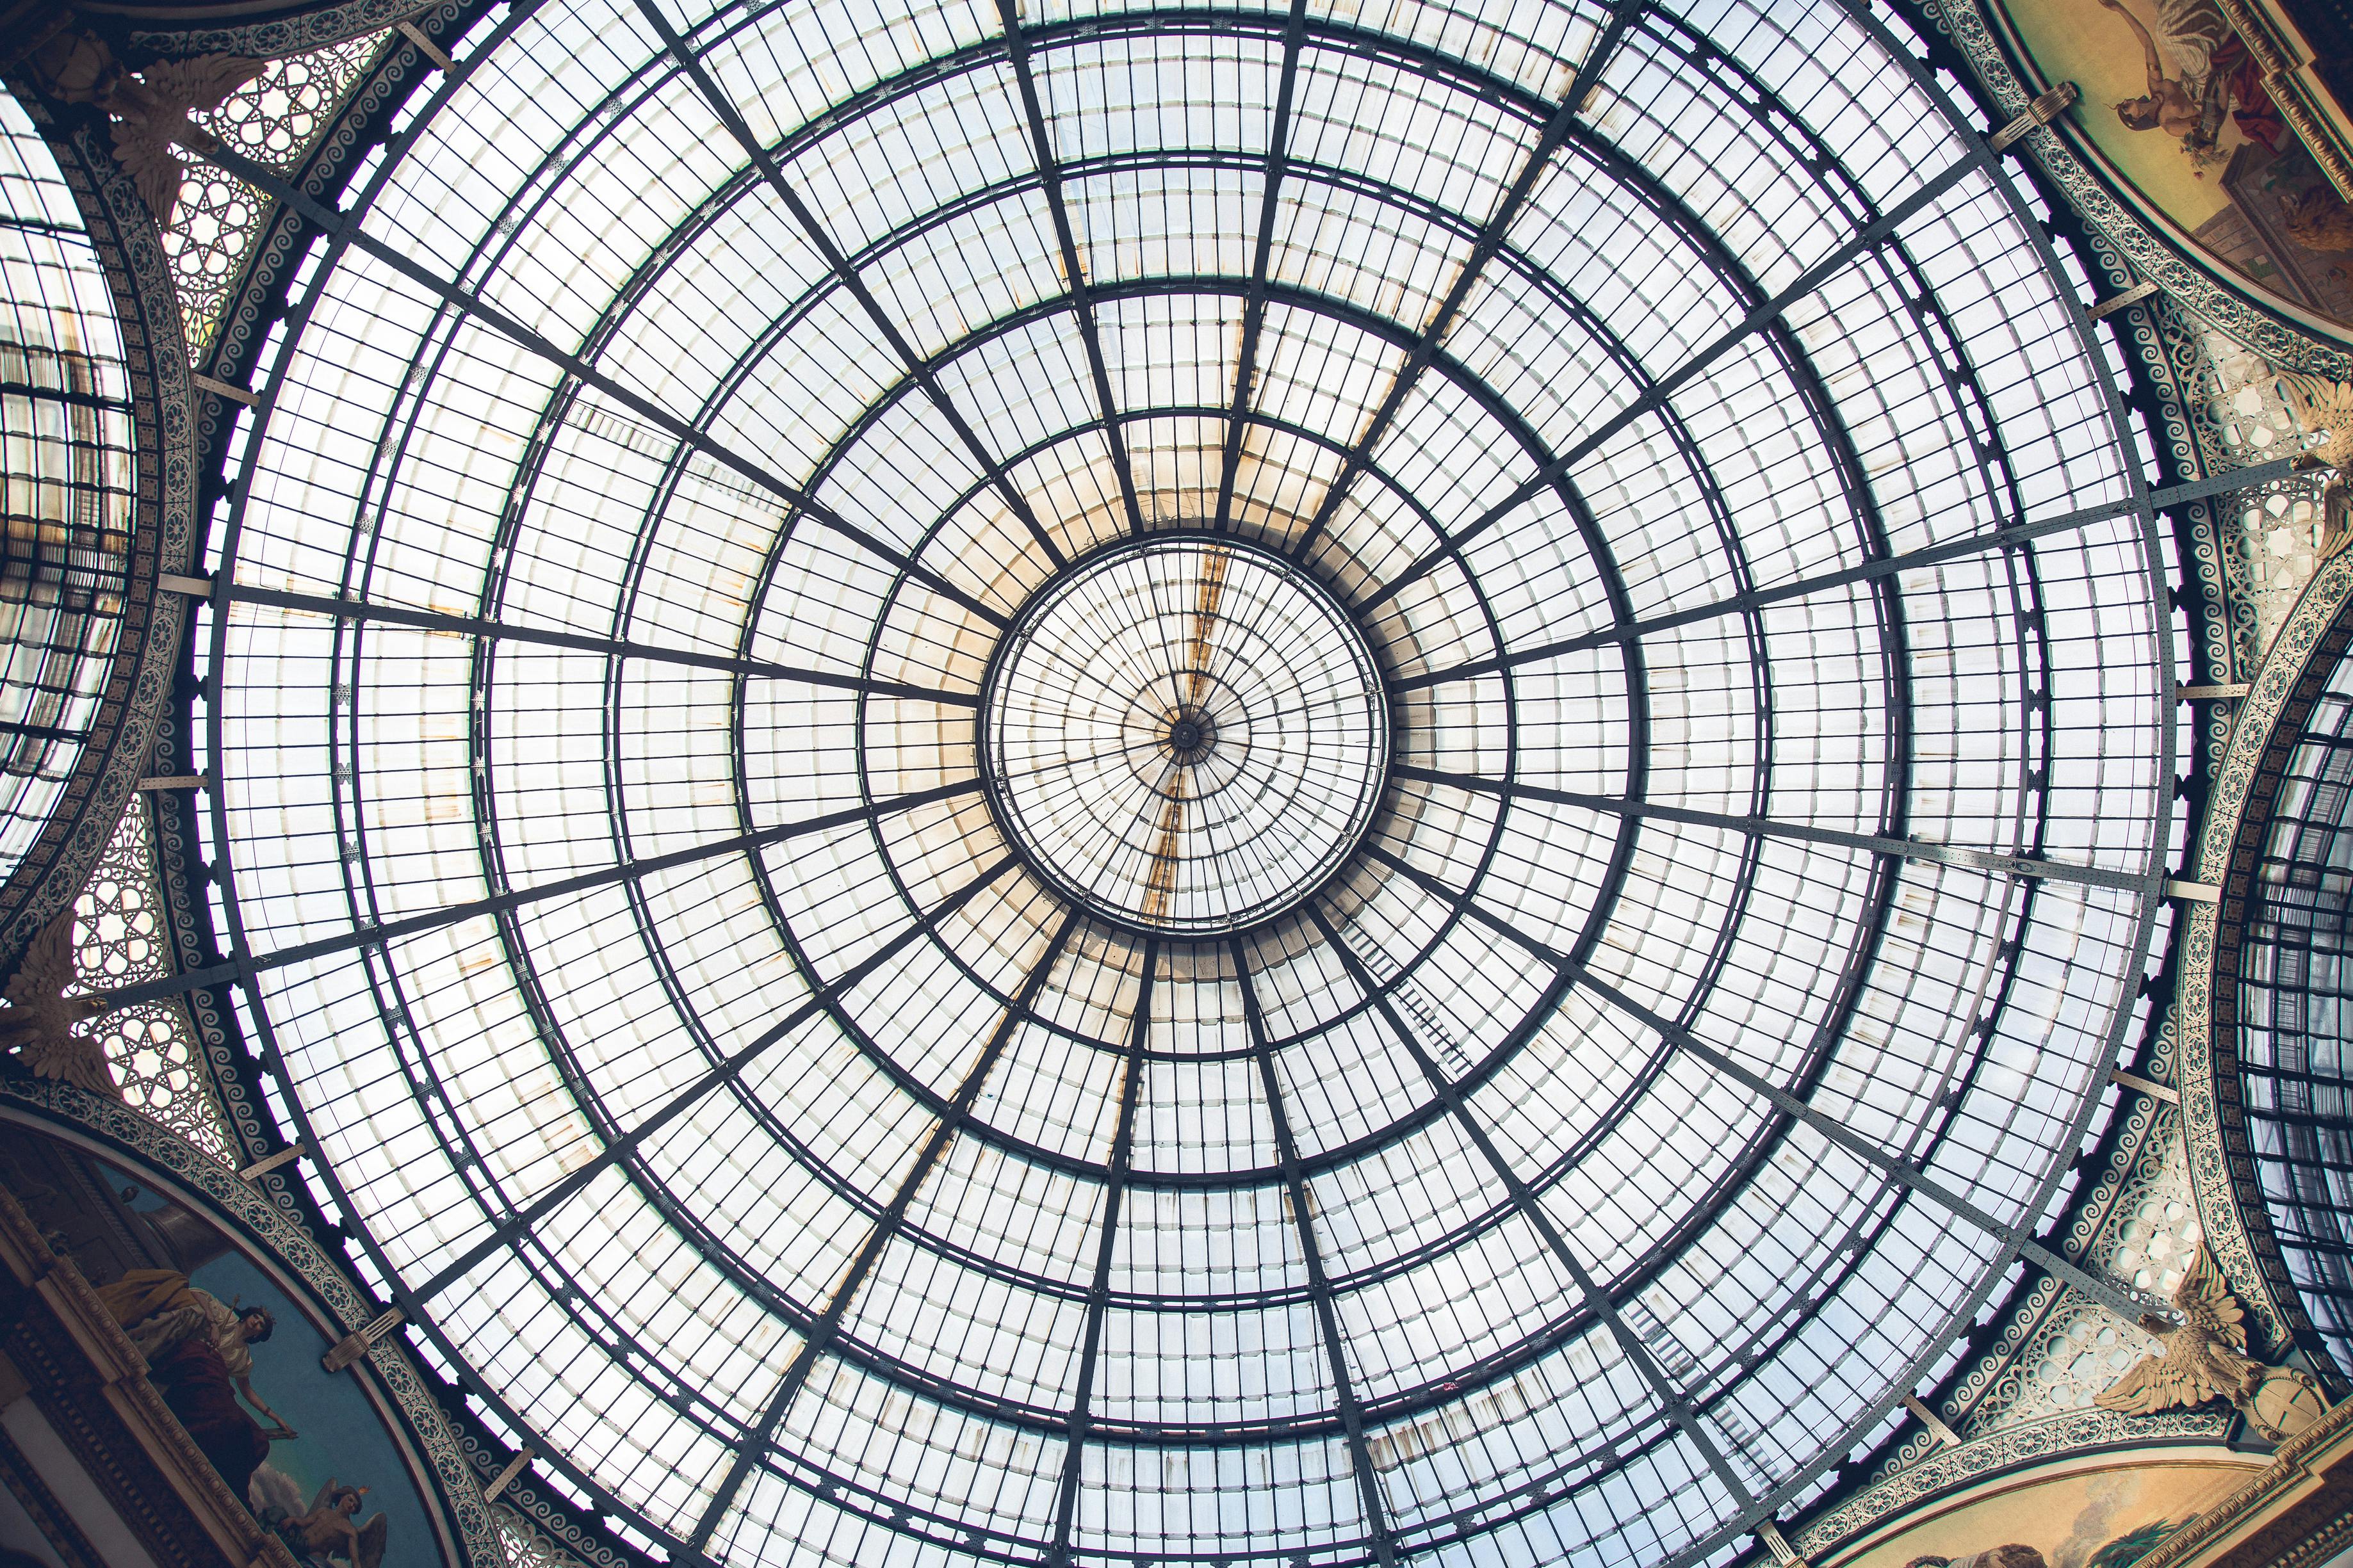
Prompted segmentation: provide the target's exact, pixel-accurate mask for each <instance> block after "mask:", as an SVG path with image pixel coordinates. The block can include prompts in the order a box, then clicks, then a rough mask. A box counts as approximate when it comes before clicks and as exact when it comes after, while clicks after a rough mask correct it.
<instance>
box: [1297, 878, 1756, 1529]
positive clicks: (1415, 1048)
mask: <svg viewBox="0 0 2353 1568" xmlns="http://www.w3.org/2000/svg"><path fill="white" fill-rule="evenodd" d="M1307 912H1308V915H1309V916H1310V918H1312V919H1313V920H1314V922H1315V925H1316V929H1317V930H1319V931H1322V932H1323V933H1324V940H1325V941H1326V942H1329V943H1330V944H1331V947H1332V951H1333V952H1334V953H1335V954H1336V955H1337V956H1338V958H1339V960H1340V963H1341V966H1342V967H1343V968H1345V969H1346V970H1347V971H1348V973H1349V974H1350V975H1351V976H1352V977H1353V978H1354V979H1355V981H1356V985H1357V988H1358V989H1359V990H1361V991H1363V992H1364V994H1366V996H1367V997H1370V998H1371V999H1372V1003H1373V1005H1374V1006H1375V1007H1377V1009H1379V1011H1380V1015H1381V1017H1382V1019H1383V1020H1384V1021H1385V1022H1387V1023H1388V1026H1389V1030H1390V1032H1391V1033H1392V1034H1394V1035H1395V1036H1396V1037H1398V1041H1399V1042H1400V1043H1401V1044H1403V1045H1404V1047H1405V1048H1406V1052H1407V1054H1408V1055H1409V1056H1411V1057H1412V1058H1413V1060H1414V1065H1415V1066H1416V1067H1417V1068H1420V1069H1421V1076H1422V1077H1423V1079H1425V1080H1427V1081H1428V1083H1429V1085H1430V1092H1431V1093H1433V1094H1435V1095H1437V1096H1438V1098H1439V1099H1440V1100H1442V1101H1444V1102H1445V1105H1446V1109H1447V1110H1448V1111H1449V1112H1450V1113H1451V1115H1452V1116H1453V1118H1454V1121H1455V1123H1456V1125H1458V1126H1459V1127H1461V1130H1462V1134H1463V1136H1464V1137H1466V1138H1468V1139H1469V1140H1470V1141H1471V1143H1472V1147H1474V1148H1476V1149H1477V1150H1478V1151H1479V1154H1480V1157H1481V1158H1482V1159H1483V1160H1484V1161H1486V1163H1487V1166H1488V1168H1489V1169H1490V1170H1492V1171H1493V1172H1494V1173H1495V1179H1496V1180H1497V1181H1499V1182H1501V1183H1502V1184H1504V1191H1505V1192H1506V1193H1507V1194H1510V1197H1511V1200H1512V1206H1513V1207H1514V1208H1515V1209H1517V1210H1518V1211H1519V1212H1520V1216H1521V1217H1522V1218H1523V1219H1525V1220H1526V1221H1527V1223H1528V1225H1529V1227H1530V1228H1532V1229H1533V1230H1535V1233H1536V1235H1537V1236H1538V1237H1541V1238H1542V1239H1543V1241H1544V1244H1545V1245H1546V1247H1549V1248H1550V1249H1551V1251H1552V1254H1553V1256H1554V1257H1555V1258H1558V1259H1559V1261H1560V1265H1561V1267H1562V1268H1565V1269H1567V1271H1568V1277H1569V1279H1571V1280H1573V1281H1574V1282H1575V1283H1576V1285H1577V1291H1578V1292H1579V1294H1581V1295H1582V1296H1583V1297H1584V1298H1585V1304H1586V1306H1587V1307H1588V1308H1589V1309H1590V1310H1592V1311H1593V1312H1594V1314H1595V1315H1596V1316H1598V1317H1599V1318H1600V1319H1601V1321H1603V1322H1604V1323H1606V1324H1608V1325H1609V1333H1610V1337H1611V1338H1613V1339H1615V1340H1616V1341H1617V1342H1618V1348H1619V1351H1620V1353H1622V1354H1623V1355H1624V1356H1625V1357H1626V1359H1627V1360H1628V1361H1629V1362H1631V1363H1633V1365H1634V1369H1635V1371H1637V1372H1639V1373H1641V1376H1642V1381H1643V1382H1645V1383H1647V1384H1650V1385H1651V1397H1652V1398H1654V1399H1656V1400H1657V1401H1658V1402H1659V1408H1660V1409H1661V1410H1662V1411H1663V1412H1665V1414H1666V1416H1667V1418H1668V1419H1669V1420H1670V1421H1672V1422H1673V1423H1674V1424H1675V1426H1677V1427H1679V1428H1680V1429H1681V1430H1682V1432H1683V1436H1684V1437H1685V1438H1686V1439H1687V1440H1688V1441H1689V1442H1690V1443H1691V1445H1692V1447H1694V1448H1696V1449H1698V1450H1699V1453H1700V1458H1702V1459H1704V1460H1705V1461H1706V1463H1707V1468H1709V1469H1710V1470H1711V1471H1713V1472H1714V1473H1715V1479H1716V1481H1717V1483H1718V1484H1719V1485H1721V1486H1722V1487H1723V1488H1724V1489H1725V1491H1727V1492H1729V1493H1730V1494H1731V1495H1732V1497H1733V1499H1734V1500H1735V1501H1736V1502H1737V1503H1738V1504H1739V1505H1740V1507H1741V1508H1742V1510H1751V1509H1753V1508H1754V1507H1755V1506H1756V1502H1757V1499H1756V1494H1755V1493H1753V1492H1752V1491H1750V1489H1749V1488H1748V1484H1747V1482H1746V1480H1744V1479H1742V1478H1741V1475H1740V1472H1739V1471H1738V1470H1736V1469H1735V1468H1733V1465H1732V1461H1731V1459H1730V1458H1729V1457H1728V1456H1726V1454H1725V1451H1724V1447H1723V1445H1722V1444H1720V1443H1718V1442H1717V1441H1716V1440H1715V1434H1713V1433H1711V1432H1710V1431H1709V1430H1708V1429H1707V1426H1706V1424H1705V1423H1704V1421H1703V1420H1702V1419H1701V1417H1700V1413H1699V1410H1698V1408H1697V1407H1696V1406H1695V1405H1693V1403H1692V1399H1691V1395H1690V1394H1688V1393H1687V1392H1685V1391H1684V1390H1683V1389H1681V1388H1679V1387H1677V1386H1676V1385H1675V1383H1674V1380H1673V1379H1672V1378H1670V1377H1669V1376H1668V1375H1667V1373H1666V1368H1665V1367H1663V1366H1662V1365H1661V1364H1660V1363H1659V1360H1658V1358H1657V1357H1656V1356H1655V1355H1653V1354H1652V1353H1651V1348H1650V1346H1648V1345H1646V1344H1644V1343H1643V1342H1642V1339H1641V1335H1640V1334H1638V1333H1636V1332H1635V1331H1634V1327H1633V1325H1632V1324H1630V1323H1629V1322H1628V1321H1626V1317H1625V1314H1624V1313H1623V1312H1621V1311H1620V1310H1619V1309H1618V1301H1617V1299H1616V1298H1615V1297H1613V1296H1611V1295H1610V1294H1609V1291H1608V1290H1606V1289H1602V1287H1601V1284H1600V1282H1599V1280H1597V1279H1594V1278H1593V1271H1592V1270H1591V1269H1589V1268H1586V1266H1585V1262H1584V1260H1583V1259H1582V1258H1578V1257H1577V1254H1576V1252H1574V1251H1573V1250H1571V1248H1570V1247H1569V1245H1568V1238H1567V1237H1566V1236H1565V1235H1563V1234H1562V1233H1561V1230H1560V1227H1559V1226H1556V1225H1555V1224H1554V1223H1553V1220H1552V1216H1551V1215H1549V1214H1547V1213H1546V1212H1545V1208H1544V1205H1541V1204H1539V1203H1538V1202H1536V1197H1535V1193H1534V1192H1532V1191H1530V1190H1529V1187H1528V1184H1527V1183H1526V1182H1525V1181H1523V1180H1522V1179H1521V1178H1520V1174H1519V1173H1518V1172H1516V1171H1514V1169H1513V1168H1512V1165H1511V1163H1510V1162H1509V1161H1508V1160H1506V1159H1505V1158H1504V1152H1503V1151H1502V1150H1501V1149H1499V1148H1497V1147H1496V1146H1495V1141H1494V1139H1493V1137H1491V1136H1490V1135H1489V1134H1488V1131H1487V1129H1486V1127H1485V1126H1484V1125H1483V1124H1482V1123H1481V1122H1480V1121H1479V1120H1478V1119H1477V1118H1476V1117H1474V1116H1473V1115H1472V1113H1471V1107H1470V1106H1469V1104H1467V1103H1466V1102H1465V1101H1464V1100H1463V1098H1462V1092H1461V1089H1457V1088H1456V1087H1455V1085H1454V1083H1453V1080H1452V1079H1449V1078H1448V1077H1447V1076H1446V1075H1445V1074H1444V1073H1443V1072H1441V1071H1440V1070H1439V1067H1438V1063H1437V1062H1436V1061H1435V1060H1433V1059H1432V1058H1430V1053H1429V1052H1428V1051H1426V1050H1424V1049H1423V1048H1422V1045H1421V1041H1420V1039H1419V1037H1416V1035H1415V1034H1414V1032H1413V1030H1412V1028H1411V1027H1410V1026H1409V1025H1408V1023H1407V1021H1406V1020H1405V1019H1404V1018H1402V1017H1400V1016H1398V1011H1397V1009H1396V1007H1395V1006H1394V1005H1391V1003H1390V1001H1389V997H1388V991H1387V989H1386V988H1384V987H1383V986H1382V985H1381V984H1380V983H1379V982H1378V981H1377V980H1376V979H1374V977H1373V975H1372V974H1371V973H1370V972H1369V971H1368V970H1367V969H1366V966H1365V963H1364V961H1363V960H1362V959H1361V958H1359V957H1357V955H1356V951H1355V950H1354V949H1353V948H1351V947H1350V946H1349V945H1348V944H1347V942H1345V941H1344V940H1342V938H1341V936H1340V933H1339V932H1338V931H1335V930H1334V929H1333V927H1332V922H1331V921H1328V920H1326V919H1325V918H1324V911H1323V910H1322V909H1321V908H1319V907H1318V906H1317V905H1316V904H1315V903H1313V902H1311V903H1309V904H1308V905H1307Z"/></svg>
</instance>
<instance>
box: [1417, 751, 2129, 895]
mask: <svg viewBox="0 0 2353 1568" xmlns="http://www.w3.org/2000/svg"><path fill="white" fill-rule="evenodd" d="M1389 772H1390V773H1392V774H1393V775H1394V776H1396V777H1398V778H1405V779H1412V780H1415V781H1416V782H1418V783H1420V784H1444V785H1450V786H1451V787H1453V788H1455V789H1461V790H1472V791H1476V792H1478V793H1480V794H1482V795H1502V796H1504V797H1505V798H1506V799H1519V800H1540V801H1545V802H1546V803H1548V804H1551V805H1574V806H1578V807H1581V808H1583V809H1584V810H1587V811H1599V812H1608V813H1609V814H1610V815H1611V816H1623V817H1631V818H1633V819H1634V820H1636V821H1641V822H1676V823H1682V824H1683V825H1685V826H1692V827H1720V828H1725V829H1727V830H1729V831H1731V832H1735V833H1745V834H1746V835H1748V836H1749V837H1753V838H1781V839H1788V840H1790V841H1792V842H1795V843H1799V844H1821V845H1827V846H1830V847H1834V848H1840V849H1857V850H1861V851H1862V852H1863V853H1865V854H1871V855H1892V856H1894V857H1896V858H1899V859H1905V860H1923V861H1930V862H1934V863H1936V864H1937V865H1943V866H1966V867H1968V868H1971V869H1974V870H1979V871H1991V872H1995V873H1997V874H2000V875H2005V876H2011V877H2036V878H2040V879H2043V880H2045V881H2051V882H2072V883H2073V884H2075V885H2076V886H2078V887H2084V888H2115V889H2122V890H2124V891H2126V892H2137V893H2145V892H2147V891H2148V890H2149V888H2150V885H2151V884H2150V877H2151V876H2154V875H2161V874H2162V873H2161V871H2159V872H2153V873H2148V874H2138V875H2137V874H2135V873H2133V872H2130V871H2111V870H2108V869H2105V868H2102V867H2098V866H2071V865H2069V864H2067V863H2066V862H2065V861H2063V860H2046V859H2043V858H2042V857H2040V856H2036V855H2005V854H2002V853H2000V852H1999V851H1996V850H1991V849H1970V848H1966V847H1962V846H1960V845H1955V844H1932V843H1928V842H1926V841H1924V840H1921V839H1917V838H1894V837H1886V836H1884V835H1880V834H1871V833H1849V832H1845V831H1843V830H1841V829H1839V828H1834V827H1816V826H1811V825H1810V824H1807V823H1801V822H1777V821H1775V820H1773V819H1772V818H1770V817H1763V816H1732V815H1729V814H1727V813H1724V812H1716V811H1694V810H1691V809H1689V808H1687V807H1684V806H1678V805H1659V804H1657V803H1656V802H1653V801H1647V800H1626V799H1623V798H1621V797H1620V796H1617V795H1588V794H1586V793H1585V792H1583V791H1580V790H1567V789H1548V788H1546V787H1545V786H1544V785H1542V784H1526V783H1523V782H1521V781H1518V780H1514V779H1493V778H1483V777H1482V776H1480V775H1478V774H1476V773H1441V772H1440V771H1438V770H1436V769H1433V768H1425V767H1419V766H1417V765H1415V764H1413V763H1395V764H1392V766H1391V767H1390V769H1389Z"/></svg>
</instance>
